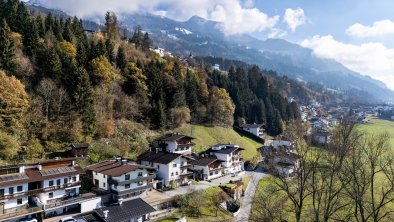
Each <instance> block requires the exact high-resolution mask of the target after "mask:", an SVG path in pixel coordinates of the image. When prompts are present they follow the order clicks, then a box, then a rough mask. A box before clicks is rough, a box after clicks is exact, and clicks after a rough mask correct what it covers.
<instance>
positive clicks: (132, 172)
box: [86, 158, 156, 201]
mask: <svg viewBox="0 0 394 222" xmlns="http://www.w3.org/2000/svg"><path fill="white" fill-rule="evenodd" d="M86 170H87V171H89V172H91V174H92V177H93V184H94V186H95V188H96V189H97V191H107V192H109V193H111V196H112V199H113V200H114V201H119V200H120V199H121V200H124V199H129V198H133V197H136V196H138V195H140V194H142V193H144V192H145V191H147V190H150V189H152V188H153V180H154V179H155V178H156V173H155V172H156V170H155V169H153V168H152V167H147V166H142V165H138V164H136V163H130V162H128V161H127V160H124V159H121V158H117V159H115V160H107V161H103V162H100V163H97V164H94V165H90V166H88V167H87V168H86Z"/></svg>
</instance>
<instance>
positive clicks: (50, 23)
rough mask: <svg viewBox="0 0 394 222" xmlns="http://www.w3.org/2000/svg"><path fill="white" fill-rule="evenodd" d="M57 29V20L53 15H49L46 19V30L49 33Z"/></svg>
mask: <svg viewBox="0 0 394 222" xmlns="http://www.w3.org/2000/svg"><path fill="white" fill-rule="evenodd" d="M54 27H55V19H54V18H53V15H52V13H50V12H49V13H48V15H47V17H46V18H45V30H46V32H48V31H49V30H52V31H54Z"/></svg>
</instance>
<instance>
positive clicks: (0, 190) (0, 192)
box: [0, 189, 4, 197]
mask: <svg viewBox="0 0 394 222" xmlns="http://www.w3.org/2000/svg"><path fill="white" fill-rule="evenodd" d="M0 197H4V189H0Z"/></svg>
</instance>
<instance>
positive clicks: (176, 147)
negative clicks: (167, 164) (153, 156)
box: [153, 133, 195, 155]
mask: <svg viewBox="0 0 394 222" xmlns="http://www.w3.org/2000/svg"><path fill="white" fill-rule="evenodd" d="M193 139H194V138H193V137H190V136H186V135H181V134H177V133H170V134H166V135H163V136H161V137H159V138H157V139H156V140H155V141H154V142H153V147H154V148H155V149H158V150H159V151H160V152H168V153H178V154H184V155H189V154H191V153H192V152H193V146H194V145H195V144H194V143H193V142H192V140H193Z"/></svg>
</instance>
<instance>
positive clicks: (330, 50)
mask: <svg viewBox="0 0 394 222" xmlns="http://www.w3.org/2000/svg"><path fill="white" fill-rule="evenodd" d="M301 45H302V46H304V47H307V48H311V49H312V50H313V52H314V54H315V55H316V56H319V57H322V58H329V59H334V60H336V61H338V62H340V63H342V64H343V65H345V66H346V67H348V68H349V69H352V70H354V71H357V72H360V73H362V74H367V75H370V76H371V77H373V78H375V79H378V80H381V81H382V82H384V83H385V84H386V85H387V86H388V87H389V88H391V89H394V49H391V48H387V47H386V46H384V45H383V44H382V43H376V42H370V43H363V44H360V45H354V44H347V43H343V42H341V41H338V40H336V39H335V38H334V37H333V36H331V35H327V36H319V35H316V36H313V37H312V38H309V39H305V40H304V41H302V42H301Z"/></svg>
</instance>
